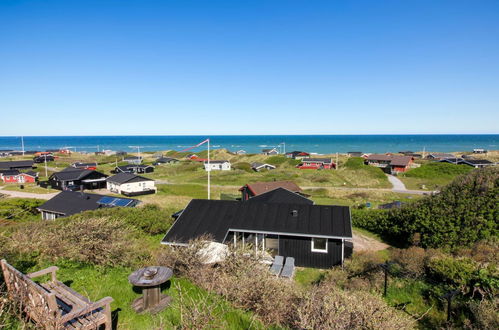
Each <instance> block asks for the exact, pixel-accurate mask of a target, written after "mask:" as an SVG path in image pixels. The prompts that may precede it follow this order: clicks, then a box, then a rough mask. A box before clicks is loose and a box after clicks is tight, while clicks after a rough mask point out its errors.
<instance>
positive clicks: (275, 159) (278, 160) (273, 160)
mask: <svg viewBox="0 0 499 330" xmlns="http://www.w3.org/2000/svg"><path fill="white" fill-rule="evenodd" d="M287 161H288V158H286V157H285V156H272V157H269V158H267V159H266V160H265V162H266V163H268V164H270V165H280V164H282V163H285V162H287Z"/></svg>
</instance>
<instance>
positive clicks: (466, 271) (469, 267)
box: [427, 255, 477, 291]
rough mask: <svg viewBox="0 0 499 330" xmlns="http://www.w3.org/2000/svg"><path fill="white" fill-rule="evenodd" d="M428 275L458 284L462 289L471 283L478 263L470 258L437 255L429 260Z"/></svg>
mask: <svg viewBox="0 0 499 330" xmlns="http://www.w3.org/2000/svg"><path fill="white" fill-rule="evenodd" d="M427 267H428V269H427V272H428V276H429V277H430V278H432V279H433V280H436V281H439V282H442V283H445V284H448V285H451V286H458V287H460V288H461V290H463V291H464V289H465V288H466V287H467V286H468V285H469V284H470V283H471V280H472V278H473V273H474V272H475V270H476V268H477V265H476V264H475V262H474V261H473V260H471V259H470V258H460V259H455V258H454V257H452V256H448V255H443V256H436V257H433V258H431V259H430V260H429V262H428V266H427Z"/></svg>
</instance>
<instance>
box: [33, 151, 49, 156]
mask: <svg viewBox="0 0 499 330" xmlns="http://www.w3.org/2000/svg"><path fill="white" fill-rule="evenodd" d="M53 155H54V152H52V151H38V152H36V153H35V156H53Z"/></svg>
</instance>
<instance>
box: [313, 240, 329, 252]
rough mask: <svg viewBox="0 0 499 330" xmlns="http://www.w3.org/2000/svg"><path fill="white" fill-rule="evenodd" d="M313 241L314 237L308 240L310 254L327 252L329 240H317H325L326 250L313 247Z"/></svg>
mask: <svg viewBox="0 0 499 330" xmlns="http://www.w3.org/2000/svg"><path fill="white" fill-rule="evenodd" d="M314 239H316V238H315V237H312V239H311V240H310V249H311V251H312V252H319V253H327V252H328V245H329V244H328V242H329V240H328V239H327V238H317V239H325V240H326V249H316V248H315V247H314Z"/></svg>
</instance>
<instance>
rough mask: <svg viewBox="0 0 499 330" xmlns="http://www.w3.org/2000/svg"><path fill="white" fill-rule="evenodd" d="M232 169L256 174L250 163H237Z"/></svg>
mask: <svg viewBox="0 0 499 330" xmlns="http://www.w3.org/2000/svg"><path fill="white" fill-rule="evenodd" d="M232 167H233V168H234V169H236V170H243V171H246V172H249V173H251V172H254V171H253V168H252V167H251V164H250V163H245V162H240V163H235V164H234V165H232Z"/></svg>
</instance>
